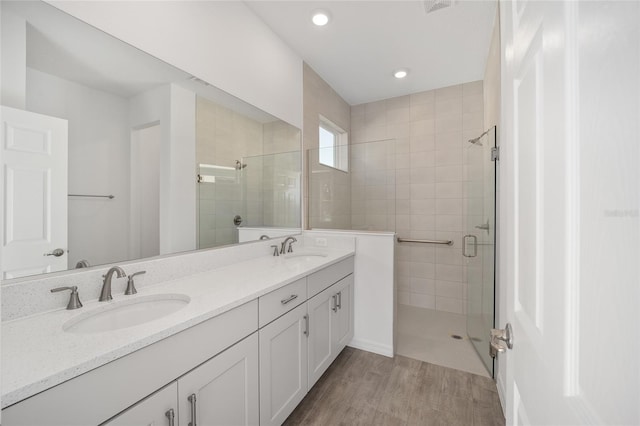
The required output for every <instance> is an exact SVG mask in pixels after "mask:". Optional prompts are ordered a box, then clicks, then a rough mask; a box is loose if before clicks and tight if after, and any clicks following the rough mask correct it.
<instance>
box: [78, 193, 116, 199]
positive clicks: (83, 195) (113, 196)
mask: <svg viewBox="0 0 640 426" xmlns="http://www.w3.org/2000/svg"><path fill="white" fill-rule="evenodd" d="M69 197H91V198H108V199H110V200H113V199H114V198H116V196H115V195H87V194H69Z"/></svg>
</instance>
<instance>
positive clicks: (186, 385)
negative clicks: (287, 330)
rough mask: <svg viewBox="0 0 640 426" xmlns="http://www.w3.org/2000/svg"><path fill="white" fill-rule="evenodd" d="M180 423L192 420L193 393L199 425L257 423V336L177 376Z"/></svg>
mask: <svg viewBox="0 0 640 426" xmlns="http://www.w3.org/2000/svg"><path fill="white" fill-rule="evenodd" d="M178 391H179V398H178V399H179V401H180V410H179V419H180V422H179V424H181V425H186V424H188V423H189V422H191V421H192V414H191V404H192V402H191V401H189V396H190V395H192V394H195V396H196V400H195V405H196V420H197V424H200V425H212V426H213V425H221V426H222V425H224V426H231V425H245V426H249V425H255V424H258V419H259V417H258V411H259V408H258V404H259V403H258V398H259V397H258V336H257V333H254V334H252V335H251V336H249V337H247V338H246V339H244V340H242V341H241V342H239V343H236V344H235V345H234V346H232V347H230V348H229V349H227V350H225V351H224V352H222V353H221V354H218V355H216V356H215V357H214V358H212V359H210V360H209V361H207V362H205V363H204V364H202V365H201V366H200V367H198V368H196V369H195V370H193V371H192V372H190V373H188V374H187V375H185V376H184V377H182V378H180V379H179V380H178Z"/></svg>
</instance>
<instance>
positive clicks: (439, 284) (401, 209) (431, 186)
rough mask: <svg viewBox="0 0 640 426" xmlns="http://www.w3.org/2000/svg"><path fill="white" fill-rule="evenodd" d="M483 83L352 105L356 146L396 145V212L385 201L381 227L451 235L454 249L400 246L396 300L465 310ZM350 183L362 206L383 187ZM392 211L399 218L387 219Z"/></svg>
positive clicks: (408, 233)
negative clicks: (469, 168) (471, 177)
mask: <svg viewBox="0 0 640 426" xmlns="http://www.w3.org/2000/svg"><path fill="white" fill-rule="evenodd" d="M482 87H483V86H482V81H476V82H471V83H466V84H461V85H456V86H450V87H445V88H442V89H436V90H431V91H427V92H421V93H416V94H412V95H408V96H402V97H398V98H392V99H386V100H383V101H378V102H372V103H368V104H363V105H356V106H353V107H351V142H352V143H353V144H361V143H365V142H371V141H380V140H393V141H394V145H395V149H393V150H390V149H387V150H386V151H387V162H386V164H393V165H394V167H395V211H394V210H393V209H392V208H391V206H390V203H389V202H387V203H386V214H387V225H386V228H385V229H384V230H393V225H395V231H396V232H397V234H398V236H399V237H405V238H417V239H447V240H448V239H450V240H453V241H454V245H453V246H452V247H449V246H435V245H428V244H418V243H400V244H398V247H397V252H396V271H397V277H398V281H397V284H398V301H399V303H402V304H407V305H413V306H419V307H424V308H430V309H436V310H441V311H448V312H455V313H460V314H463V313H465V311H466V293H467V292H466V287H465V285H464V281H465V280H464V276H463V274H464V272H463V267H462V259H463V257H462V250H461V241H462V236H463V235H464V228H465V220H464V217H463V193H464V187H463V185H464V176H465V171H464V166H463V164H464V157H463V154H464V148H465V147H466V144H467V142H466V141H467V140H469V139H471V138H474V137H476V136H479V135H480V134H481V133H482V132H483V131H484V129H483V90H482ZM352 149H353V152H357V151H358V147H356V146H354V147H353V148H352ZM374 158H376V160H375V161H378V162H379V161H380V159H379V158H377V157H374ZM365 161H366V160H365ZM365 166H367V168H374V167H373V166H372V165H366V164H365ZM387 175H388V176H391V174H390V173H389V172H388V168H387ZM352 182H357V180H353V179H352ZM385 184H388V181H387V182H385ZM353 185H354V184H353V183H352V193H359V194H364V197H365V199H364V200H363V201H361V202H360V203H361V204H364V205H367V201H368V200H367V198H366V197H379V196H380V194H379V193H378V192H379V191H357V189H356V188H355V187H354V186H353ZM393 216H395V224H394V223H390V222H393V220H390V217H391V218H392V217H393ZM380 226H382V222H380ZM379 230H383V229H379Z"/></svg>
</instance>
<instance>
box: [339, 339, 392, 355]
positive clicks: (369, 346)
mask: <svg viewBox="0 0 640 426" xmlns="http://www.w3.org/2000/svg"><path fill="white" fill-rule="evenodd" d="M348 346H350V347H352V348H356V349H361V350H363V351H367V352H373V353H374V354H378V355H384V356H387V357H389V358H393V347H391V346H389V345H381V344H379V343H377V342H372V341H369V340H358V339H352V340H351V342H349V344H348Z"/></svg>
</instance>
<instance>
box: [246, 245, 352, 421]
mask: <svg viewBox="0 0 640 426" xmlns="http://www.w3.org/2000/svg"><path fill="white" fill-rule="evenodd" d="M302 281H303V280H299V281H296V282H295V283H293V284H290V285H288V286H286V287H283V288H282V289H280V290H276V291H275V292H272V293H269V294H267V295H265V296H263V297H261V298H260V301H259V306H260V318H261V320H260V325H261V327H262V325H263V324H267V325H265V326H264V327H262V328H261V329H260V331H259V334H260V425H261V426H266V425H280V424H282V423H283V422H284V421H285V420H286V419H287V417H288V416H289V415H290V414H291V412H293V410H294V409H295V408H296V406H297V405H298V404H299V403H300V401H302V399H303V398H304V396H305V395H306V394H307V392H308V391H309V389H311V387H312V386H313V385H314V384H315V383H316V381H317V380H318V379H319V378H320V377H321V376H322V374H323V373H324V372H325V371H326V369H327V368H328V367H329V366H330V365H331V363H332V362H333V361H334V360H335V359H336V357H337V356H338V354H339V353H340V352H341V351H342V350H343V349H344V347H345V346H346V344H347V343H349V341H350V340H351V338H353V258H348V259H345V260H343V261H341V262H338V263H336V264H334V265H331V266H328V267H327V268H324V269H322V270H320V271H318V272H316V273H314V274H311V275H309V276H308V277H307V278H306V281H305V284H306V292H305V291H304V289H303V288H302V286H301V282H302ZM313 294H315V296H313V297H311V298H310V299H308V300H306V295H313ZM294 295H298V297H297V298H296V299H295V300H296V301H297V302H296V303H300V305H299V306H298V307H297V308H295V309H292V310H290V311H289V312H288V313H286V314H284V315H282V312H286V311H287V309H291V308H286V307H285V306H284V305H285V302H286V301H288V300H289V299H291V298H292V297H293V296H294ZM301 295H304V296H305V297H304V299H302V301H304V302H305V303H302V301H300V296H301ZM287 303H290V302H287ZM292 304H293V303H292ZM270 305H273V306H270ZM276 308H277V309H276ZM263 312H268V313H269V316H266V317H264V320H263V315H262V314H263ZM274 313H276V314H274ZM278 314H280V315H282V316H281V317H279V318H277V319H275V320H274V321H273V322H270V323H267V322H268V321H271V320H273V318H274V317H275V315H278Z"/></svg>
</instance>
